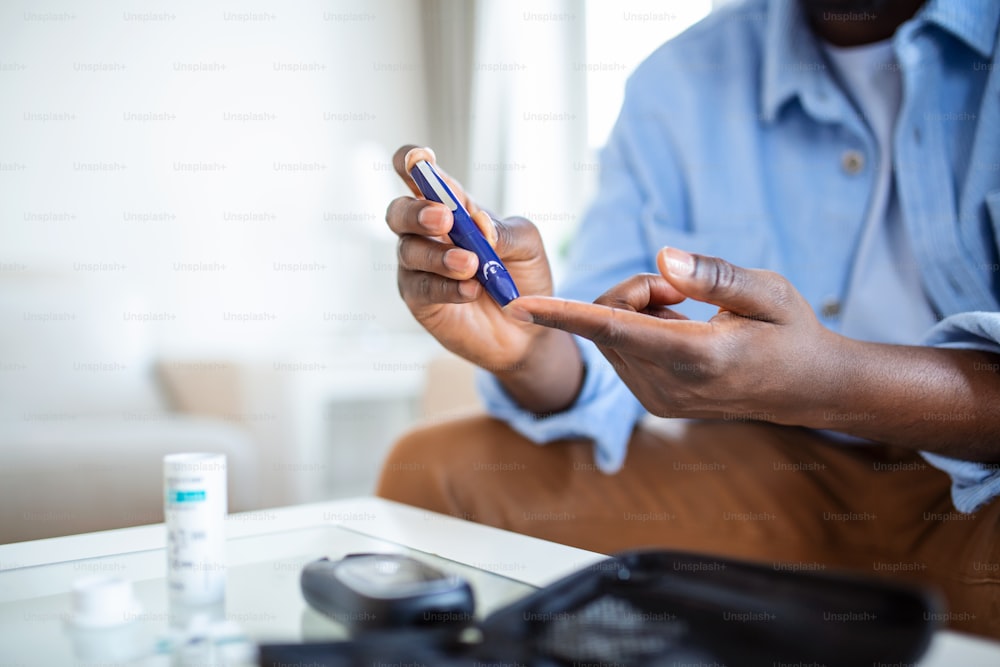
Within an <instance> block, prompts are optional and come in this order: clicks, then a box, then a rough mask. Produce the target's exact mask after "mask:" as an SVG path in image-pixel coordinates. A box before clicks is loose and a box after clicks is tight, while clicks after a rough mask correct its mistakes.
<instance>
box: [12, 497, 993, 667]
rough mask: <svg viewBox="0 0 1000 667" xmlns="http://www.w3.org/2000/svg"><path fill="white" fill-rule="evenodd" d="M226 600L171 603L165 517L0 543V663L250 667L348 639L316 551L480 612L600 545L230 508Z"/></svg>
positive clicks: (410, 518) (956, 639) (340, 507)
mask: <svg viewBox="0 0 1000 667" xmlns="http://www.w3.org/2000/svg"><path fill="white" fill-rule="evenodd" d="M226 529H227V542H226V544H227V554H226V556H227V572H226V579H227V580H226V599H225V603H224V605H221V606H217V607H214V608H195V609H185V608H178V607H175V606H174V607H172V606H171V604H170V602H169V598H168V595H167V589H166V583H165V579H164V575H165V570H166V557H165V553H164V538H165V530H164V527H163V525H162V524H158V525H152V526H139V527H135V528H124V529H121V530H112V531H105V532H102V533H90V534H85V535H74V536H68V537H60V538H53V539H47V540H37V541H34V542H23V543H18V544H9V545H0V667H35V666H36V665H37V666H45V667H49V666H60V667H63V666H67V665H79V667H97V666H98V665H100V666H102V667H109V666H111V665H115V666H118V665H122V666H124V665H144V666H145V665H172V666H181V665H199V666H207V665H245V664H254V662H253V659H254V657H253V655H252V653H251V652H249V651H248V649H250V648H252V646H253V643H254V642H274V643H288V642H301V641H328V640H336V639H340V638H343V637H345V636H346V631H345V629H344V628H343V627H342V626H340V625H339V624H338V623H336V622H335V621H333V620H331V619H328V618H327V617H325V616H322V615H320V614H319V613H317V612H315V611H314V610H312V609H311V608H310V607H309V606H308V605H307V604H306V602H305V600H304V599H303V597H302V594H301V591H300V588H299V575H300V573H301V571H302V567H303V566H304V565H305V564H306V563H308V562H310V561H312V560H315V559H317V558H321V557H323V556H326V557H329V558H331V559H338V558H341V557H343V556H345V555H347V554H349V553H360V552H388V553H403V554H409V555H413V556H414V557H416V558H418V559H420V560H422V561H424V562H426V563H428V564H430V565H433V566H436V567H437V568H439V569H441V570H444V571H446V572H448V573H454V574H457V575H460V576H462V577H464V578H466V579H467V580H468V581H469V582H470V584H471V585H472V588H473V590H474V593H475V595H476V614H477V616H478V617H480V618H482V617H483V616H486V615H488V614H490V613H491V612H493V611H494V610H496V609H498V608H500V607H502V606H505V605H507V604H509V603H510V602H513V601H514V600H516V599H518V598H520V597H522V596H524V595H526V594H527V593H529V592H531V591H532V590H534V589H535V588H537V587H540V586H544V585H547V584H548V583H551V582H552V581H555V580H556V579H559V578H561V577H562V576H565V575H567V574H569V573H571V572H573V571H575V570H578V569H580V568H582V567H585V566H587V565H590V564H593V563H595V562H597V561H598V560H600V559H602V558H603V556H602V555H601V554H596V553H592V552H588V551H582V550H580V549H574V548H571V547H566V546H563V545H558V544H554V543H551V542H545V541H542V540H538V539H535V538H530V537H526V536H523V535H517V534H514V533H509V532H506V531H502V530H498V529H495V528H490V527H487V526H481V525H478V524H474V523H470V522H467V521H462V520H460V519H455V518H452V517H446V516H442V515H438V514H434V513H432V512H425V511H422V510H418V509H416V508H413V507H407V506H405V505H399V504H397V503H392V502H389V501H385V500H380V499H377V498H356V499H348V500H339V501H330V502H327V503H317V504H313V505H302V506H297V507H289V508H280V509H275V510H266V511H260V512H247V513H243V514H237V515H232V516H230V518H229V521H228V522H227V527H226ZM99 575H107V576H116V577H121V578H122V579H125V580H128V581H130V582H132V586H133V589H134V593H135V596H136V598H137V599H138V602H139V605H140V606H141V608H138V609H132V610H127V611H124V612H123V614H125V615H126V616H127V617H128V620H129V621H131V622H130V623H128V624H126V625H125V626H121V627H118V628H112V629H108V630H87V629H81V628H79V627H77V626H75V625H74V624H73V622H72V619H73V598H72V595H71V592H70V591H71V588H72V585H73V582H74V581H77V580H79V579H80V578H83V577H89V576H99ZM952 665H963V667H996V665H1000V646H998V645H997V644H996V643H993V642H987V641H983V640H980V639H975V638H972V637H967V636H963V635H959V634H957V633H953V632H947V631H946V632H941V633H938V635H937V636H936V637H935V639H934V642H933V644H932V646H931V648H930V651H929V652H928V654H927V655H926V656H925V658H924V660H923V661H921V663H920V667H945V666H952Z"/></svg>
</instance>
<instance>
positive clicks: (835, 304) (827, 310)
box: [819, 297, 840, 320]
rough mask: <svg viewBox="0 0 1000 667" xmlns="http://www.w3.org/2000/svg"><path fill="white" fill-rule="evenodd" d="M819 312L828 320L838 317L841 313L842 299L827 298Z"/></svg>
mask: <svg viewBox="0 0 1000 667" xmlns="http://www.w3.org/2000/svg"><path fill="white" fill-rule="evenodd" d="M819 312H820V314H822V315H823V317H825V318H826V319H828V320H829V319H833V318H834V317H837V316H838V315H840V299H835V298H833V297H830V298H829V299H827V300H825V301H824V302H823V303H822V305H821V306H820V311H819Z"/></svg>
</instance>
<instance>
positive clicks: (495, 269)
mask: <svg viewBox="0 0 1000 667" xmlns="http://www.w3.org/2000/svg"><path fill="white" fill-rule="evenodd" d="M410 178H412V179H413V182H414V183H416V184H417V187H418V188H420V192H422V193H423V195H424V197H426V198H427V199H429V200H431V201H436V202H439V203H441V204H444V205H445V206H447V207H448V208H449V209H450V210H451V214H452V216H453V217H454V219H455V221H454V224H452V227H451V231H450V232H448V237H449V238H450V239H451V242H452V243H454V244H455V245H457V246H458V247H459V248H462V249H464V250H468V251H469V252H471V253H474V254H475V255H476V257H478V258H479V267H478V268H477V269H476V279H477V280H478V281H479V282H480V283H481V284H482V286H483V288H484V289H485V290H486V293H487V294H489V295H490V296H491V297H493V300H494V301H496V302H497V303H498V304H500V307H501V308H502V307H503V306H506V305H507V304H508V303H510V302H511V301H513V300H514V299H516V298H517V297H518V296H520V295H519V294H518V292H517V286H516V285H515V284H514V279H513V278H511V277H510V273H508V271H507V267H506V266H504V265H503V262H501V261H500V258H499V257H498V256H497V254H496V252H495V251H494V250H493V247H492V246H491V245H490V244H489V242H488V241H487V240H486V237H484V236H483V233H482V232H481V231H479V227H478V225H476V223H475V222H474V221H473V220H472V216H470V215H469V212H468V211H466V210H465V207H464V206H462V204H461V203H459V201H458V197H456V196H455V195H454V193H453V192H452V191H451V188H449V187H448V184H447V183H445V182H444V179H443V178H441V176H440V175H439V174H438V173H437V171H436V170H435V169H434V167H433V166H432V165H431V163H430V162H428V161H427V160H420V161H418V162H417V163H416V164H414V165H413V168H412V169H410Z"/></svg>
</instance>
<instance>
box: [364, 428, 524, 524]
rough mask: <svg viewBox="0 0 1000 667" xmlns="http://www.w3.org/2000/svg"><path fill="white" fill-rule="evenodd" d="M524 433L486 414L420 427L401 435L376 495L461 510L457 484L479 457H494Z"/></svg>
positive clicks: (446, 510) (435, 508)
mask: <svg viewBox="0 0 1000 667" xmlns="http://www.w3.org/2000/svg"><path fill="white" fill-rule="evenodd" d="M512 438H515V439H516V438H520V436H518V435H517V434H516V433H515V432H514V431H512V430H510V427H508V426H507V425H506V424H504V423H503V422H501V421H498V420H496V419H492V418H490V417H486V416H476V417H469V418H464V419H456V420H450V421H447V422H443V423H437V424H431V425H427V426H420V427H417V428H415V429H413V430H411V431H409V432H408V433H406V434H405V435H403V437H402V438H400V439H399V440H398V441H397V442H396V444H395V445H393V447H392V449H391V450H390V452H389V455H388V456H387V457H386V459H385V461H384V462H383V464H382V470H381V473H380V475H379V480H378V484H377V486H376V491H375V493H376V495H378V496H380V497H382V498H387V499H389V500H395V501H398V502H402V503H406V504H408V505H415V506H418V507H423V508H425V509H430V510H433V511H436V512H443V513H448V514H455V513H456V512H459V511H460V510H459V509H458V508H457V506H456V500H455V495H456V494H455V490H456V488H458V487H460V486H461V485H462V484H463V483H465V480H468V479H469V475H468V472H469V470H472V469H474V467H475V462H476V461H483V460H488V459H489V457H490V454H489V452H490V451H491V450H494V449H495V448H496V447H498V446H502V444H501V443H502V442H504V441H507V442H508V443H509V441H510V440H511V439H512Z"/></svg>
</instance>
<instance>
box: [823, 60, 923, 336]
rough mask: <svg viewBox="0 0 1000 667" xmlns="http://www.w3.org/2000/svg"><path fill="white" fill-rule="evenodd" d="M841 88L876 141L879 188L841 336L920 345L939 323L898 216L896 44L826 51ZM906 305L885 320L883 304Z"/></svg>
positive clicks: (899, 95)
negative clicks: (894, 168)
mask: <svg viewBox="0 0 1000 667" xmlns="http://www.w3.org/2000/svg"><path fill="white" fill-rule="evenodd" d="M823 47H824V50H825V52H826V55H827V57H828V59H829V61H830V63H831V65H832V67H833V70H834V73H835V74H836V76H837V78H838V80H839V81H840V83H841V85H842V86H843V87H844V89H845V90H846V92H847V93H848V95H849V96H850V98H851V100H852V101H853V102H854V105H855V107H856V108H857V110H858V112H859V113H860V114H861V116H862V118H863V119H864V121H865V122H866V123H867V125H868V127H869V128H870V129H871V131H872V134H873V135H874V138H875V142H876V145H877V150H878V155H877V156H868V159H869V160H870V159H872V158H873V157H874V158H875V164H874V165H873V166H874V169H875V187H874V188H873V189H872V196H871V200H870V202H869V206H868V214H867V218H866V220H865V224H864V227H863V229H862V232H861V237H860V239H859V241H858V246H857V249H856V251H855V262H854V269H853V272H852V274H851V277H850V282H849V285H848V288H847V296H846V298H845V299H844V302H843V305H842V308H841V329H840V330H841V333H843V334H844V335H845V336H850V337H852V338H860V339H863V340H871V341H882V342H886V343H900V344H915V343H917V342H919V340H920V339H921V338H922V337H923V336H924V334H925V333H927V330H928V329H930V328H931V326H933V325H934V324H935V323H936V322H937V319H938V318H937V316H936V314H935V312H934V309H933V307H932V306H931V303H930V301H929V300H928V298H927V295H926V294H925V292H924V288H923V285H922V283H921V280H920V269H919V267H918V266H917V260H916V257H915V256H914V254H913V250H912V248H911V246H910V241H909V238H908V236H907V234H906V229H905V227H904V226H903V220H902V217H901V215H900V212H899V201H898V198H897V195H896V187H895V179H894V177H893V134H894V130H895V128H896V118H897V117H898V115H899V107H900V103H901V101H902V96H903V82H902V76H901V73H900V70H899V66H898V63H897V62H896V56H895V53H894V52H893V47H892V41H891V40H885V41H882V42H876V43H874V44H865V45H862V46H853V47H838V46H833V45H830V44H824V45H823ZM887 297H888V298H891V299H893V300H895V301H896V302H897V303H899V304H900V305H904V304H905V305H906V307H904V308H902V309H901V311H900V312H901V313H902V314H901V315H899V316H894V317H893V320H892V321H891V322H887V321H885V314H884V311H883V309H882V308H880V304H884V303H885V300H886V298H887Z"/></svg>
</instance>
